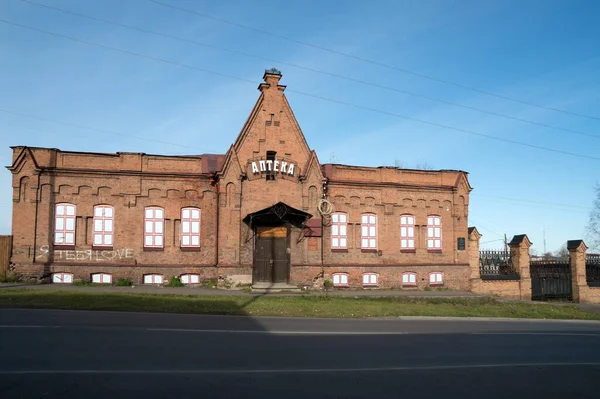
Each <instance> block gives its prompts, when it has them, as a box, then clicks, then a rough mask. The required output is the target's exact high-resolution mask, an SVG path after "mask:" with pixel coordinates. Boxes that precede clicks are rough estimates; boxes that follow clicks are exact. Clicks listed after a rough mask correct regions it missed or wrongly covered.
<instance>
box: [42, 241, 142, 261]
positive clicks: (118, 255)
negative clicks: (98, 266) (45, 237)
mask: <svg viewBox="0 0 600 399" xmlns="http://www.w3.org/2000/svg"><path fill="white" fill-rule="evenodd" d="M50 255H51V256H53V257H54V260H55V261H57V260H58V261H60V260H74V261H91V262H110V261H115V260H134V257H133V249H131V248H123V249H110V250H93V249H85V250H81V251H79V250H74V249H73V250H67V249H59V250H56V251H54V250H52V249H51V248H50V246H49V245H42V246H41V247H40V254H39V255H38V256H37V257H36V258H42V257H44V256H50Z"/></svg>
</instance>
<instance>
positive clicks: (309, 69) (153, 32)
mask: <svg viewBox="0 0 600 399" xmlns="http://www.w3.org/2000/svg"><path fill="white" fill-rule="evenodd" d="M20 1H21V2H23V3H27V4H31V5H34V6H37V7H42V8H46V9H49V10H53V11H58V12H61V13H64V14H68V15H73V16H76V17H80V18H86V19H89V20H92V21H98V22H102V23H105V24H108V25H113V26H117V27H120V28H125V29H129V30H134V31H137V32H142V33H147V34H151V35H155V36H159V37H164V38H168V39H172V40H177V41H181V42H185V43H190V44H194V45H197V46H202V47H208V48H212V49H215V50H219V51H225V52H228V53H231V54H237V55H241V56H244V57H249V58H254V59H258V60H263V61H269V62H274V63H277V64H281V65H286V66H290V67H292V68H297V69H301V70H305V71H310V72H313V73H318V74H322V75H326V76H331V77H335V78H338V79H343V80H346V81H349V82H353V83H358V84H362V85H366V86H371V87H375V88H379V89H382V90H388V91H392V92H396V93H401V94H405V95H409V96H413V97H417V98H422V99H425V100H429V101H434V102H437V103H441V104H446V105H451V106H455V107H460V108H463V109H468V110H471V111H476V112H481V113H484V114H488V115H493V116H496V117H500V118H505V119H509V120H514V121H518V122H523V123H528V124H531V125H536V126H541V127H545V128H548V129H553V130H559V131H563V132H569V133H573V134H578V135H582V136H586V137H592V138H595V139H600V136H597V135H594V134H591V133H585V132H581V131H578V130H573V129H568V128H563V127H559V126H554V125H549V124H547V123H543V122H536V121H532V120H529V119H525V118H519V117H515V116H512V115H506V114H502V113H499V112H494V111H488V110H485V109H481V108H477V107H472V106H469V105H463V104H460V103H456V102H453V101H447V100H443V99H439V98H436V97H431V96H427V95H423V94H419V93H415V92H411V91H408V90H403V89H398V88H395V87H391V86H387V85H381V84H378V83H373V82H369V81H365V80H361V79H356V78H352V77H348V76H344V75H340V74H336V73H331V72H327V71H322V70H319V69H315V68H310V67H305V66H302V65H298V64H294V63H290V62H286V61H280V60H275V59H271V58H267V57H263V56H259V55H255V54H250V53H246V52H243V51H238V50H232V49H228V48H226V47H221V46H216V45H212V44H208V43H203V42H199V41H197V40H192V39H187V38H183V37H179V36H174V35H170V34H166V33H160V32H156V31H152V30H149V29H144V28H139V27H137V26H133V25H128V24H123V23H119V22H113V21H109V20H106V19H103V18H98V17H94V16H91V15H87V14H82V13H78V12H74V11H70V10H65V9H63V8H59V7H54V6H49V5H46V4H41V3H36V2H34V1H30V0H20Z"/></svg>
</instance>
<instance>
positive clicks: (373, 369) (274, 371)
mask: <svg viewBox="0 0 600 399" xmlns="http://www.w3.org/2000/svg"><path fill="white" fill-rule="evenodd" d="M582 366H592V367H600V362H580V363H498V364H457V365H442V366H398V367H356V368H312V369H237V370H236V369H232V370H228V369H213V370H211V369H190V370H0V375H16V374H18V375H26V374H299V373H307V374H308V373H362V372H385V371H428V370H461V369H478V368H489V369H492V368H508V367H582Z"/></svg>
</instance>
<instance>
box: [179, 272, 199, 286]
mask: <svg viewBox="0 0 600 399" xmlns="http://www.w3.org/2000/svg"><path fill="white" fill-rule="evenodd" d="M179 279H180V280H181V282H182V283H183V284H200V275H199V274H182V275H181V277H179Z"/></svg>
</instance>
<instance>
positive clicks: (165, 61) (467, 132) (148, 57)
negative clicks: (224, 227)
mask: <svg viewBox="0 0 600 399" xmlns="http://www.w3.org/2000/svg"><path fill="white" fill-rule="evenodd" d="M0 22H2V23H5V24H8V25H13V26H17V27H20V28H23V29H28V30H31V31H36V32H41V33H44V34H47V35H51V36H55V37H60V38H63V39H67V40H72V41H74V42H78V43H83V44H87V45H90V46H94V47H99V48H103V49H107V50H111V51H117V52H120V53H123V54H128V55H133V56H136V57H141V58H146V59H149V60H153V61H157V62H161V63H164V64H168V65H175V66H179V67H183V68H187V69H191V70H196V71H201V72H205V73H210V74H213V75H218V76H223V77H227V78H230V79H235V80H238V81H241V82H248V83H252V84H255V83H256V82H254V81H252V80H250V79H245V78H240V77H237V76H232V75H228V74H225V73H221V72H217V71H212V70H209V69H205V68H200V67H195V66H192V65H187V64H182V63H179V62H174V61H170V60H166V59H163V58H157V57H152V56H149V55H145V54H140V53H136V52H133V51H129V50H123V49H120V48H116V47H111V46H107V45H104V44H99V43H94V42H90V41H87V40H83V39H78V38H74V37H71V36H67V35H62V34H59V33H55V32H50V31H47V30H44V29H39V28H35V27H32V26H28V25H23V24H19V23H16V22H11V21H7V20H5V19H0ZM288 92H292V93H296V94H300V95H303V96H307V97H311V98H316V99H319V100H323V101H328V102H331V103H336V104H342V105H346V106H349V107H353V108H357V109H362V110H366V111H371V112H376V113H379V114H382V115H388V116H393V117H395V118H400V119H405V120H410V121H413V122H419V123H422V124H426V125H430V126H435V127H440V128H443V129H448V130H452V131H456V132H461V133H466V134H470V135H473V136H479V137H485V138H488V139H491V140H496V141H501V142H506V143H511V144H516V145H520V146H523V147H528V148H535V149H538V150H544V151H549V152H554V153H557V154H563V155H571V156H574V157H578V158H586V159H592V160H595V161H600V158H598V157H593V156H589V155H583V154H577V153H574V152H569V151H563V150H556V149H553V148H548V147H543V146H539V145H535V144H528V143H523V142H521V141H517V140H511V139H506V138H501V137H496V136H492V135H489V134H485V133H479V132H475V131H472V130H468V129H462V128H458V127H453V126H448V125H444V124H441V123H437V122H430V121H427V120H424V119H419V118H414V117H410V116H406V115H401V114H396V113H393V112H388V111H383V110H380V109H376V108H371V107H366V106H362V105H358V104H353V103H348V102H345V101H341V100H336V99H332V98H328V97H323V96H318V95H315V94H309V93H305V92H302V91H299V90H293V89H288Z"/></svg>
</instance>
